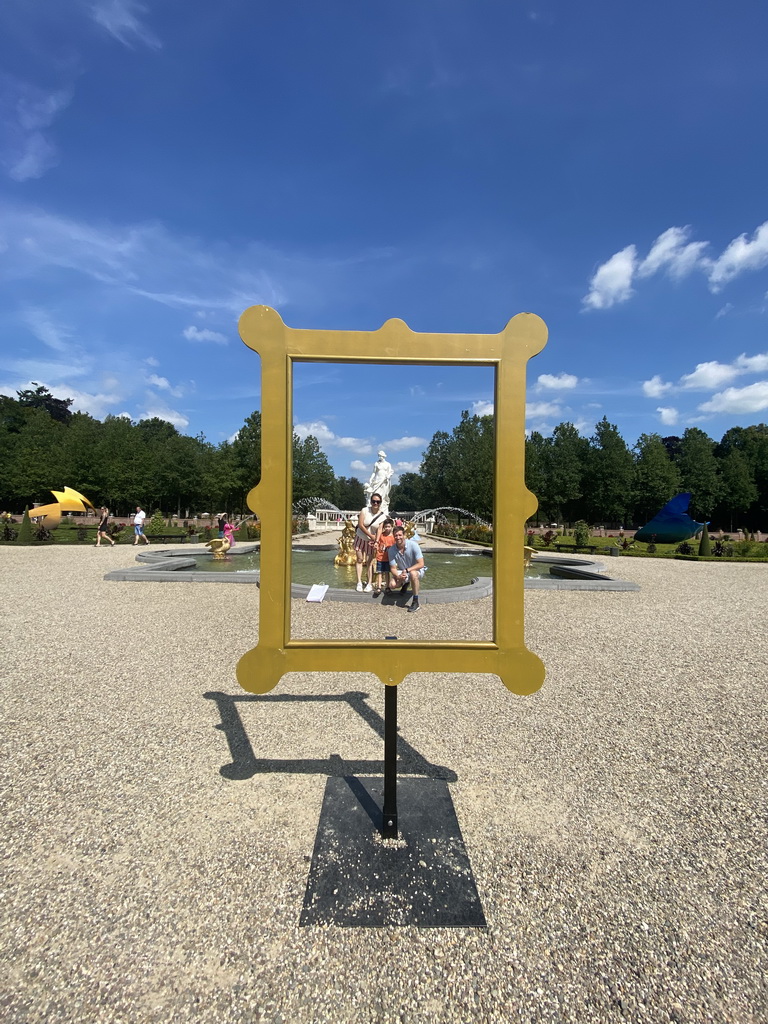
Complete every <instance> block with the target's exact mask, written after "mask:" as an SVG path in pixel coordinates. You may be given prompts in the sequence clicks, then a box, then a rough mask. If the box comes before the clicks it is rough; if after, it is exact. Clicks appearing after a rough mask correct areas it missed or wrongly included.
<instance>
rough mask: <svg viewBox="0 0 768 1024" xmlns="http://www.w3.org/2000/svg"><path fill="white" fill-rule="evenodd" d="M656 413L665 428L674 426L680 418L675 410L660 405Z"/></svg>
mask: <svg viewBox="0 0 768 1024" xmlns="http://www.w3.org/2000/svg"><path fill="white" fill-rule="evenodd" d="M656 412H657V413H658V414H659V419H660V420H661V422H662V423H663V424H664V425H665V426H667V427H672V426H674V425H675V423H677V421H678V419H679V417H680V414H679V413H678V411H677V409H673V408H672V407H671V406H663V405H660V406H659V407H658V409H657V410H656Z"/></svg>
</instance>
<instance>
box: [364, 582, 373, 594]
mask: <svg viewBox="0 0 768 1024" xmlns="http://www.w3.org/2000/svg"><path fill="white" fill-rule="evenodd" d="M372 590H373V587H372V586H371V584H370V583H366V584H365V592H366V594H370V592H371V591H372Z"/></svg>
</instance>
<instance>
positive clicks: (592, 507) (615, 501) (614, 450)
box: [585, 416, 632, 525]
mask: <svg viewBox="0 0 768 1024" xmlns="http://www.w3.org/2000/svg"><path fill="white" fill-rule="evenodd" d="M585 481H586V484H587V486H586V488H585V491H586V495H587V500H586V506H587V510H588V517H589V519H590V521H591V522H592V524H593V525H594V524H596V523H598V522H599V521H606V520H607V521H609V522H614V523H615V522H618V523H624V522H625V521H626V520H627V511H628V509H629V508H630V506H631V504H632V453H631V452H630V450H629V448H627V445H626V442H625V441H624V438H623V437H622V436H621V434H620V433H619V430H618V427H616V426H615V425H614V424H613V423H609V422H608V419H607V417H605V416H603V418H602V419H601V420H600V422H599V423H597V424H596V425H595V433H594V435H593V436H592V438H591V439H590V442H589V450H588V452H587V462H586V473H585Z"/></svg>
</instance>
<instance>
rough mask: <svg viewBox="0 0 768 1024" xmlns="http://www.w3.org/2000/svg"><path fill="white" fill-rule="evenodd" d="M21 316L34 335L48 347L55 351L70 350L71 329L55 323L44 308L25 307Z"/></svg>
mask: <svg viewBox="0 0 768 1024" xmlns="http://www.w3.org/2000/svg"><path fill="white" fill-rule="evenodd" d="M21 316H22V320H23V321H24V323H26V325H27V327H29V329H30V331H31V332H32V333H33V334H34V336H35V337H36V338H38V339H39V340H40V341H42V343H43V344H44V345H47V346H48V348H52V349H53V350H54V351H55V352H67V351H68V350H69V347H70V344H69V342H70V337H71V335H72V331H71V329H70V328H69V327H64V326H63V325H61V324H56V323H54V322H53V320H52V319H51V317H50V316H49V315H48V313H46V311H45V310H44V309H25V310H24V311H23V313H22V314H21Z"/></svg>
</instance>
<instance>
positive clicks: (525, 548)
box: [523, 544, 536, 566]
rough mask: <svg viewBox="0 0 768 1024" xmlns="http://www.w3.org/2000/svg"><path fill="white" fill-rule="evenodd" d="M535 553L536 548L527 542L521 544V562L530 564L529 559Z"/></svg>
mask: <svg viewBox="0 0 768 1024" xmlns="http://www.w3.org/2000/svg"><path fill="white" fill-rule="evenodd" d="M535 554H536V548H531V547H529V546H528V545H527V544H523V562H524V563H525V564H526V565H527V566H528V565H530V564H531V559H532V558H533V556H534V555H535Z"/></svg>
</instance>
